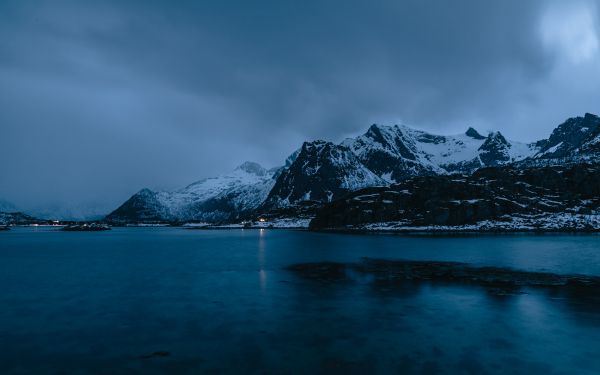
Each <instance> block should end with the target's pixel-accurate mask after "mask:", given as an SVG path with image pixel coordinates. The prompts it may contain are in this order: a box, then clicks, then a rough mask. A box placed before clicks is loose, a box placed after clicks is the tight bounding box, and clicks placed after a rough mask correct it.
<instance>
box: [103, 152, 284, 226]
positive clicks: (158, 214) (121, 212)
mask: <svg viewBox="0 0 600 375" xmlns="http://www.w3.org/2000/svg"><path fill="white" fill-rule="evenodd" d="M276 172H277V169H273V170H266V169H264V168H263V167H261V166H260V165H258V164H256V163H252V162H245V163H244V164H242V165H240V166H239V167H237V168H236V169H235V170H234V171H232V172H231V173H228V174H224V175H221V176H219V177H214V178H207V179H204V180H201V181H198V182H194V183H193V184H191V185H188V186H186V187H185V188H182V189H179V190H175V191H171V192H167V191H161V192H155V191H152V190H149V189H142V190H140V191H139V192H138V193H137V194H135V195H134V196H132V197H131V198H130V199H129V200H127V201H126V202H125V203H124V204H123V205H121V207H119V208H118V209H116V210H115V211H113V212H112V213H111V214H110V215H108V216H107V220H109V221H113V222H128V221H136V220H139V221H165V220H166V221H181V220H199V221H221V220H231V219H234V218H236V217H238V216H240V215H242V214H243V213H245V212H247V211H250V210H253V209H255V208H256V207H258V206H259V205H260V204H261V203H262V202H264V200H265V199H266V197H267V195H268V194H269V191H270V190H271V188H272V187H273V184H274V183H275V180H274V179H273V176H274V175H275V173H276Z"/></svg>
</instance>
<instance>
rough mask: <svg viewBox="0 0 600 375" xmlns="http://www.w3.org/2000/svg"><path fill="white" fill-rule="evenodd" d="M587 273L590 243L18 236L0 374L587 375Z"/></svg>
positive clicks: (1, 256)
mask: <svg viewBox="0 0 600 375" xmlns="http://www.w3.org/2000/svg"><path fill="white" fill-rule="evenodd" d="M364 257H368V258H370V259H367V260H365V259H363V258H364ZM400 260H402V261H400ZM412 261H426V262H412ZM432 261H435V262H432ZM448 262H460V263H448ZM463 263H466V264H463ZM488 267H493V268H488ZM482 270H483V271H482ZM515 270H519V271H522V272H515ZM492 271H493V272H492ZM564 275H574V276H564ZM581 275H584V276H581ZM597 276H600V236H597V235H587V236H569V235H545V236H534V235H510V236H471V237H401V236H382V235H373V236H357V235H341V234H323V233H307V232H294V231H280V230H271V231H269V230H262V231H261V230H244V231H242V230H233V231H191V230H185V229H171V228H149V229H144V228H131V229H114V230H113V231H109V232H97V233H85V232H82V233H65V232H57V231H51V230H46V229H38V230H32V229H19V228H17V229H14V230H11V231H6V232H2V233H1V234H0V374H31V373H36V374H88V373H92V374H156V373H182V374H184V373H188V374H197V373H211V372H212V373H293V374H306V373H324V374H329V373H340V374H352V373H357V374H363V373H402V374H410V373H414V374H423V373H425V374H428V373H429V374H437V373H442V374H443V373H447V374H452V373H464V374H486V373H488V374H505V373H508V374H515V373H516V374H521V373H523V374H525V373H527V374H537V373H544V374H598V373H600V344H599V342H600V302H599V298H600V288H598V286H597V284H596V282H597V281H598V279H597Z"/></svg>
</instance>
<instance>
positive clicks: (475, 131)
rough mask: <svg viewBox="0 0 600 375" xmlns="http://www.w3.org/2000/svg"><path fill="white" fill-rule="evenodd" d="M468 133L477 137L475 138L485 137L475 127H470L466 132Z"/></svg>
mask: <svg viewBox="0 0 600 375" xmlns="http://www.w3.org/2000/svg"><path fill="white" fill-rule="evenodd" d="M465 134H466V135H468V136H469V137H471V138H475V139H485V137H484V136H483V135H481V134H479V132H478V131H477V130H475V129H473V128H469V129H467V131H466V132H465Z"/></svg>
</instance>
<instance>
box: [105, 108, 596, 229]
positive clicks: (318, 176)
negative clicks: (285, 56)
mask: <svg viewBox="0 0 600 375" xmlns="http://www.w3.org/2000/svg"><path fill="white" fill-rule="evenodd" d="M598 156H600V118H598V117H597V116H594V115H590V114H586V115H585V116H584V117H576V118H572V119H568V120H567V121H566V122H565V123H563V124H561V125H560V126H559V127H558V128H556V129H555V130H554V131H553V133H552V135H551V136H550V137H549V138H548V139H546V140H541V141H538V142H534V143H529V144H527V143H520V142H515V141H510V140H507V139H506V138H505V137H504V136H503V135H502V134H501V133H500V132H492V133H490V134H488V135H487V136H483V135H481V134H480V133H478V132H477V131H476V130H475V129H473V128H469V129H468V130H467V131H466V132H465V133H464V134H458V135H451V136H448V135H435V134H431V133H428V132H425V131H421V130H416V129H411V128H409V127H407V126H399V125H394V126H383V125H372V126H371V127H370V128H369V129H368V130H367V132H366V133H364V134H362V135H360V136H358V137H355V138H348V139H346V140H344V141H343V142H341V143H340V144H334V143H331V142H326V141H313V142H305V143H304V144H303V145H302V147H301V148H299V149H298V150H296V151H295V152H294V153H293V154H292V155H290V157H288V159H287V160H286V161H285V164H284V166H283V167H281V168H274V169H272V170H268V171H267V170H265V169H264V168H262V167H261V166H259V165H258V164H255V163H244V164H242V165H241V166H240V167H238V168H237V169H236V170H235V171H233V172H231V173H229V174H225V175H222V176H219V177H216V178H209V179H206V180H202V181H198V182H196V183H193V184H191V185H189V186H187V187H185V188H183V189H180V190H176V191H172V192H156V191H152V190H148V189H143V190H141V191H140V192H138V193H137V194H135V195H134V196H132V197H131V198H130V199H129V200H128V201H127V202H125V203H124V204H123V205H122V206H121V207H119V208H118V209H117V210H115V211H114V212H112V213H111V214H110V215H109V216H107V220H109V221H113V222H129V221H188V220H196V221H211V222H217V221H228V220H239V219H241V218H244V217H247V216H252V214H256V213H257V212H260V213H266V212H268V211H269V210H280V209H286V210H287V212H291V211H290V210H289V209H292V211H293V209H294V208H295V207H296V208H300V207H315V206H319V205H322V204H323V203H327V202H330V201H332V200H335V199H337V198H340V197H342V196H344V195H345V194H348V193H349V192H352V191H355V190H359V189H362V188H366V187H372V186H384V185H389V184H392V183H399V182H402V181H405V180H407V179H408V178H411V177H415V176H431V175H448V174H454V173H462V174H470V173H473V172H474V171H476V170H477V169H479V168H481V167H494V166H502V165H507V164H513V165H515V166H517V167H519V166H523V167H531V166H537V164H539V163H542V162H544V163H547V162H548V161H550V162H552V163H558V164H560V163H563V162H564V160H566V159H567V158H570V159H571V160H575V161H587V162H589V161H590V160H600V158H599V157H598Z"/></svg>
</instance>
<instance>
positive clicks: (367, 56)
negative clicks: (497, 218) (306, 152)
mask: <svg viewBox="0 0 600 375" xmlns="http://www.w3.org/2000/svg"><path fill="white" fill-rule="evenodd" d="M599 73H600V2H597V1H585V0H581V1H578V0H572V1H559V0H556V1H553V0H529V1H522V0H503V1H481V0H456V1H451V2H450V1H444V0H439V1H433V0H404V1H398V0H393V1H391V0H390V1H387V0H382V1H377V0H374V1H354V0H343V1H342V0H338V1H330V0H318V1H313V0H303V1H287V0H275V1H252V2H250V1H230V0H215V1H186V0H181V1H157V0H146V1H142V0H139V1H128V0H115V1H61V0H52V1H36V0H30V1H22V0H2V1H0V160H2V162H1V163H0V199H2V200H6V201H10V202H12V203H13V204H15V205H16V206H17V207H19V208H22V209H25V210H34V209H35V210H38V211H43V210H46V211H49V212H51V211H52V210H71V212H88V213H103V212H108V211H110V210H111V209H113V208H116V207H117V206H118V205H119V204H120V203H122V202H123V201H124V200H125V199H127V198H128V197H129V196H130V195H131V194H133V193H135V192H136V191H137V190H139V189H141V188H143V187H150V188H153V189H174V188H178V187H182V186H185V185H187V184H189V183H191V182H193V181H196V180H198V179H201V178H204V177H210V176H214V175H218V174H220V173H224V172H227V171H230V170H232V169H233V168H235V167H236V166H237V165H239V164H241V163H242V162H243V161H245V160H252V161H256V162H259V163H261V164H263V165H265V166H266V167H273V166H277V165H281V164H283V161H284V160H285V158H286V156H287V155H288V154H290V153H291V152H292V151H293V150H295V149H296V148H298V147H299V146H300V145H301V144H302V142H303V141H305V140H314V139H325V140H330V141H336V142H337V141H341V140H342V139H344V138H345V137H347V136H353V135H358V134H360V133H362V132H364V131H365V130H366V129H367V128H368V126H369V125H370V124H372V123H379V124H406V125H409V126H412V127H415V128H419V129H423V130H427V131H431V132H434V133H439V134H455V133H461V132H464V131H465V130H466V129H467V128H468V127H469V126H473V127H475V128H476V129H478V130H479V131H480V132H481V133H486V132H487V131H491V130H499V131H501V132H502V133H503V134H504V135H505V136H507V138H509V139H513V140H519V141H534V140H537V139H541V138H546V137H547V136H548V135H549V133H550V132H551V131H552V129H553V128H554V127H556V126H557V125H558V124H560V123H561V122H563V121H564V120H565V119H567V118H568V117H573V116H577V115H583V114H584V113H585V112H591V113H599V112H600V74H599Z"/></svg>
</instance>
